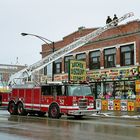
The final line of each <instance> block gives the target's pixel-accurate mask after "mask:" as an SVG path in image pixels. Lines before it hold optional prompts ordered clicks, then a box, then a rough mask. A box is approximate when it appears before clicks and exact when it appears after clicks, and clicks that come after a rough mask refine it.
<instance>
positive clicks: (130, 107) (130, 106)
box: [128, 101, 135, 111]
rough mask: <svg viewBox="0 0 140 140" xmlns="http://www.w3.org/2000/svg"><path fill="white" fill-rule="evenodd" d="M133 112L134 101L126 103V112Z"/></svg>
mask: <svg viewBox="0 0 140 140" xmlns="http://www.w3.org/2000/svg"><path fill="white" fill-rule="evenodd" d="M134 110H135V103H134V101H128V111H134Z"/></svg>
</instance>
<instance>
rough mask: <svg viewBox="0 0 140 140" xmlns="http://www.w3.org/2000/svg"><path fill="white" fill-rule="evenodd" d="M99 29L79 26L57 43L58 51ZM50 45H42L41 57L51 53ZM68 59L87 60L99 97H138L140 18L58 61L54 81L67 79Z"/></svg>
mask: <svg viewBox="0 0 140 140" xmlns="http://www.w3.org/2000/svg"><path fill="white" fill-rule="evenodd" d="M96 29H97V28H85V27H80V28H78V30H77V31H75V32H73V33H71V34H70V35H68V36H65V37H64V38H63V40H60V41H58V42H55V44H54V46H55V50H58V49H60V48H62V47H64V46H66V45H68V44H70V43H72V42H73V41H75V40H77V39H78V38H80V37H82V36H84V35H86V34H88V33H90V32H92V31H94V30H96ZM49 45H50V46H49ZM49 45H46V44H44V45H43V46H42V52H41V54H42V57H44V56H46V55H48V54H50V53H51V44H49ZM69 59H78V60H83V61H86V66H87V80H89V81H91V82H92V84H93V89H94V91H95V93H96V94H95V97H96V98H106V99H109V98H115V99H118V98H121V99H126V98H131V99H132V98H135V94H136V93H135V80H136V79H138V77H139V67H138V66H139V65H140V21H139V20H135V21H131V22H128V23H126V24H121V25H118V26H115V27H114V28H112V29H109V30H107V31H105V32H104V33H102V34H101V35H100V36H98V37H96V38H94V39H93V40H92V41H90V42H88V43H87V44H85V45H84V46H82V47H80V48H78V49H77V50H75V51H73V52H71V53H69V54H67V55H66V56H64V57H63V58H61V59H59V60H57V61H55V62H54V64H53V70H54V79H55V80H58V81H60V80H67V78H68V60H69Z"/></svg>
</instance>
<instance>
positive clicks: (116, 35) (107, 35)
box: [41, 20, 140, 73]
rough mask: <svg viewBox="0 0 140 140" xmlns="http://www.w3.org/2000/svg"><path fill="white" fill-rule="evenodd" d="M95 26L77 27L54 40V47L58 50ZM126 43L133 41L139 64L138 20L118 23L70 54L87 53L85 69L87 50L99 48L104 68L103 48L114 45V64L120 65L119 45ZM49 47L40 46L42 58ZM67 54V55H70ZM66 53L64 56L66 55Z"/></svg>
mask: <svg viewBox="0 0 140 140" xmlns="http://www.w3.org/2000/svg"><path fill="white" fill-rule="evenodd" d="M96 29H97V28H90V29H87V28H84V27H82V28H78V30H77V31H75V32H73V33H71V34H70V35H67V36H65V37H64V38H63V40H60V41H58V42H55V49H56V50H58V49H60V48H62V47H64V46H66V45H68V44H70V43H72V42H73V41H75V40H77V39H78V38H79V37H82V36H84V35H86V34H88V33H90V32H92V31H94V30H96ZM127 43H134V44H135V47H136V50H135V65H139V64H140V21H139V20H136V21H131V22H128V23H126V24H123V25H118V26H116V27H114V28H112V29H109V30H107V31H105V32H104V33H102V34H101V35H100V36H98V37H96V38H94V39H93V40H92V41H90V42H89V43H87V44H86V45H84V46H82V47H80V48H78V49H76V50H75V51H73V52H72V53H71V54H73V55H74V56H75V55H76V54H78V53H83V52H85V53H86V55H87V58H86V62H87V69H88V67H89V59H88V58H89V52H90V51H94V50H100V51H101V54H102V55H101V62H100V63H101V69H103V68H104V57H103V50H104V49H105V48H111V47H115V48H117V53H116V55H117V56H116V58H117V59H116V60H117V63H116V66H117V67H118V66H120V45H125V44H127ZM51 47H52V44H49V45H46V44H45V45H43V46H42V52H41V53H42V58H43V57H45V56H46V55H48V54H49V53H46V52H50V53H51V50H52V49H51ZM71 54H68V55H71ZM68 55H66V56H68ZM62 73H64V60H63V59H62Z"/></svg>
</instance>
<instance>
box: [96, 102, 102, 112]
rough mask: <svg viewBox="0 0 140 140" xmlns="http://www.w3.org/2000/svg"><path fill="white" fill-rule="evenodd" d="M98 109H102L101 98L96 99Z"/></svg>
mask: <svg viewBox="0 0 140 140" xmlns="http://www.w3.org/2000/svg"><path fill="white" fill-rule="evenodd" d="M96 109H98V110H101V109H102V102H101V99H96Z"/></svg>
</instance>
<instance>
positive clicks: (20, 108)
mask: <svg viewBox="0 0 140 140" xmlns="http://www.w3.org/2000/svg"><path fill="white" fill-rule="evenodd" d="M17 112H18V115H27V112H26V110H25V109H24V106H23V103H21V102H20V103H18V106H17Z"/></svg>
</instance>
